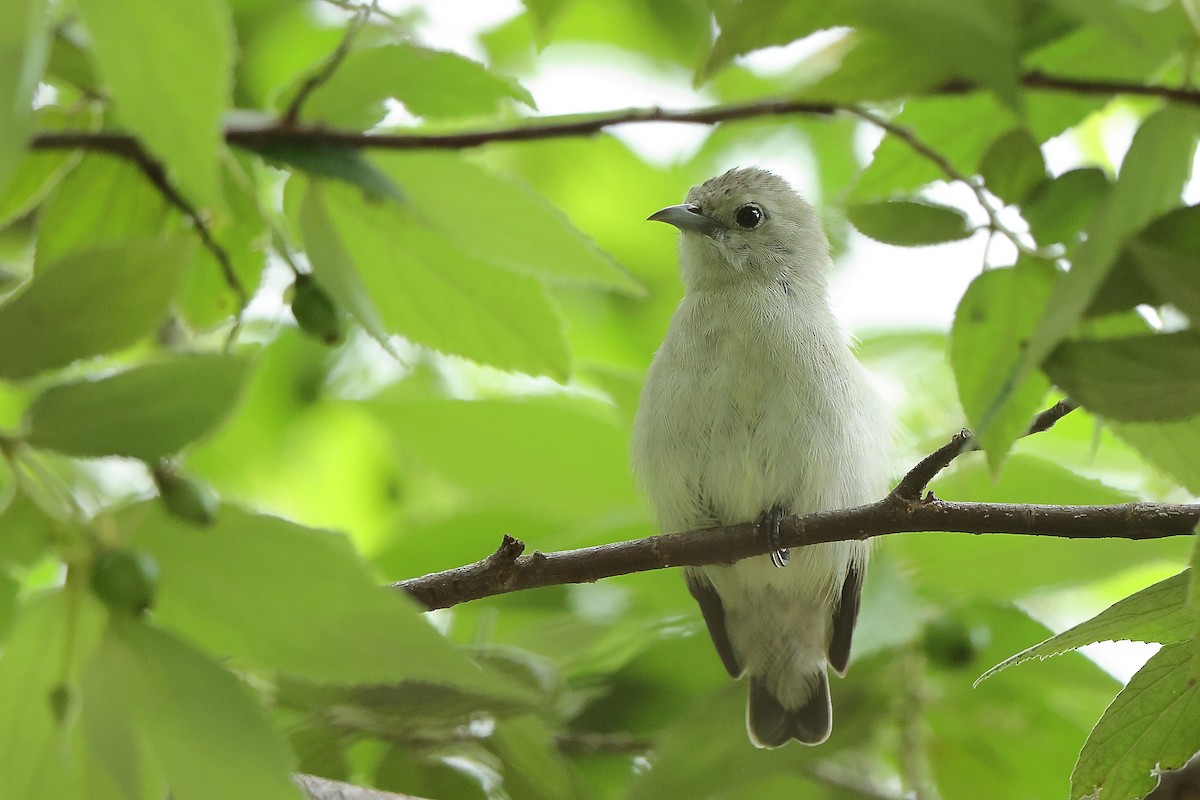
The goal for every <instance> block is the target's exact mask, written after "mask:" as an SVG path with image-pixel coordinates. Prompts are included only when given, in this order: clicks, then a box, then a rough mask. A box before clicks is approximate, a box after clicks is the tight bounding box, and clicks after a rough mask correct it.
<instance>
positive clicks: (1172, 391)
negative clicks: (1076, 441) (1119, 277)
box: [1044, 331, 1200, 422]
mask: <svg viewBox="0 0 1200 800" xmlns="http://www.w3.org/2000/svg"><path fill="white" fill-rule="evenodd" d="M1044 367H1045V370H1046V374H1047V375H1049V376H1050V378H1051V379H1052V380H1053V381H1054V382H1055V383H1056V384H1057V385H1058V386H1059V387H1061V388H1062V389H1063V391H1065V392H1066V393H1067V394H1069V395H1070V396H1071V397H1073V398H1074V399H1076V400H1078V401H1079V402H1080V403H1082V404H1083V405H1084V407H1086V408H1087V409H1088V410H1089V411H1092V412H1094V413H1096V414H1099V415H1100V416H1103V417H1108V418H1110V419H1114V420H1121V421H1126V422H1151V421H1171V420H1181V419H1186V418H1188V417H1192V416H1195V415H1196V414H1200V377H1198V376H1200V333H1196V332H1193V331H1178V332H1175V333H1158V334H1147V335H1143V336H1127V337H1121V338H1114V339H1095V340H1090V339H1085V340H1080V341H1070V342H1064V343H1062V344H1061V345H1059V346H1058V348H1056V349H1055V350H1054V352H1053V353H1051V354H1050V356H1049V358H1047V359H1046V361H1045V364H1044Z"/></svg>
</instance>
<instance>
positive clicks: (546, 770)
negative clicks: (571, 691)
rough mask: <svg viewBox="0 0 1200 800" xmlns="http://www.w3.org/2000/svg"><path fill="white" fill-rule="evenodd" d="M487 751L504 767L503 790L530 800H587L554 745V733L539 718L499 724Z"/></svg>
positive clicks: (518, 718)
mask: <svg viewBox="0 0 1200 800" xmlns="http://www.w3.org/2000/svg"><path fill="white" fill-rule="evenodd" d="M487 744H488V748H489V749H490V750H491V751H492V752H494V753H495V754H496V755H497V756H499V758H500V760H501V761H502V762H503V763H504V788H505V790H506V791H507V792H508V793H509V794H510V795H511V796H512V797H520V798H523V799H524V798H528V800H570V798H578V797H586V796H587V794H585V793H584V791H583V787H582V786H579V785H577V784H576V783H575V781H574V780H573V776H572V774H571V770H570V767H569V765H568V763H567V761H566V760H565V759H564V758H563V757H562V755H560V754H559V752H558V750H557V749H556V747H555V745H554V733H553V731H551V730H550V728H549V727H548V726H547V725H546V723H545V722H543V721H542V720H541V719H539V718H538V717H535V716H533V715H529V714H527V715H524V716H520V717H514V718H512V719H506V720H501V721H499V722H497V723H496V730H495V732H494V733H493V734H492V735H491V737H489V739H488V742H487Z"/></svg>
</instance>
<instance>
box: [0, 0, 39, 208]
mask: <svg viewBox="0 0 1200 800" xmlns="http://www.w3.org/2000/svg"><path fill="white" fill-rule="evenodd" d="M47 6H48V4H47V2H46V0H8V1H7V2H5V4H4V7H3V8H4V10H3V16H4V26H3V28H2V29H0V75H3V76H5V77H4V80H2V81H0V194H3V192H4V190H5V189H6V188H7V187H8V182H9V180H10V179H11V178H12V176H13V172H14V170H15V169H16V166H17V164H18V162H19V161H20V160H21V156H22V155H23V154H24V152H25V143H26V140H27V139H28V138H29V134H30V132H31V131H32V130H33V95H34V92H35V91H37V85H38V81H40V80H41V79H42V70H44V69H45V67H46V57H47V55H48V53H49V52H50V48H49V20H48V15H47Z"/></svg>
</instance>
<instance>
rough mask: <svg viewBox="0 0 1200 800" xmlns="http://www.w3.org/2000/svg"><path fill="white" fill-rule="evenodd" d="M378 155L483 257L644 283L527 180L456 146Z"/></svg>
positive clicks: (545, 275)
mask: <svg viewBox="0 0 1200 800" xmlns="http://www.w3.org/2000/svg"><path fill="white" fill-rule="evenodd" d="M378 163H380V164H381V166H382V167H383V168H384V170H385V171H386V172H387V173H388V174H389V175H391V176H392V177H393V178H395V180H396V181H398V182H399V183H400V185H401V186H403V187H404V189H405V191H406V192H407V193H408V195H409V196H410V198H411V200H412V206H413V207H414V208H415V209H417V210H418V211H417V213H419V214H421V216H422V221H423V222H424V223H426V224H427V225H429V226H431V227H433V228H436V229H438V230H440V231H441V232H442V233H443V234H445V235H446V236H448V237H451V238H453V240H454V242H455V243H456V244H457V245H458V246H459V248H460V249H462V250H463V251H465V252H466V253H468V254H470V255H471V256H472V257H474V258H476V259H479V260H480V261H482V262H484V263H487V264H490V265H493V266H497V267H504V268H505V269H509V270H512V271H514V272H518V273H521V274H524V275H532V276H534V277H537V278H542V279H546V280H550V281H562V282H571V283H579V284H583V285H586V286H598V287H603V288H606V289H614V290H617V291H622V292H626V293H629V294H642V293H643V291H644V290H643V289H642V287H641V286H640V285H639V284H638V283H637V281H636V280H634V279H633V278H632V277H631V276H630V275H629V274H628V273H627V272H626V271H625V270H624V269H622V268H621V267H620V266H618V265H617V264H616V263H615V262H614V261H613V260H612V258H611V257H610V256H608V255H607V254H606V253H604V252H602V251H601V250H600V248H598V247H597V246H596V245H595V243H594V242H592V241H591V240H590V239H588V238H587V237H586V236H584V235H583V234H582V233H580V231H579V230H578V229H576V228H575V227H574V226H572V225H571V222H570V221H569V220H568V219H567V218H566V217H565V216H564V215H563V214H562V212H561V211H559V210H558V209H556V208H555V207H554V206H552V205H551V204H550V203H547V202H546V200H545V199H544V198H542V197H540V196H539V195H537V194H536V193H534V192H533V191H531V190H530V189H529V188H528V187H527V186H524V185H522V184H520V183H517V182H516V181H514V180H512V179H509V178H504V177H501V176H498V175H494V174H492V173H489V172H486V171H484V170H482V169H480V168H479V167H476V166H474V165H473V164H471V163H470V162H468V161H466V160H464V159H463V158H462V157H460V156H457V155H454V154H445V153H421V154H419V155H418V154H413V155H398V154H388V155H386V156H382V157H381V158H380V159H379V161H378Z"/></svg>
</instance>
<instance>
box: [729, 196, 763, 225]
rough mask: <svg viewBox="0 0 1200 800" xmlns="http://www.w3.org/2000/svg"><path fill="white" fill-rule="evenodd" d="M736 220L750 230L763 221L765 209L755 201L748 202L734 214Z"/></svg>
mask: <svg viewBox="0 0 1200 800" xmlns="http://www.w3.org/2000/svg"><path fill="white" fill-rule="evenodd" d="M733 219H734V222H736V223H737V224H738V225H741V226H742V227H743V228H746V229H747V230H749V229H750V228H757V227H758V224H759V223H760V222H762V221H763V210H762V209H761V208H759V207H758V206H756V205H754V203H746V205H744V206H742V207H741V208H739V209H738V210H737V213H736V214H734V215H733Z"/></svg>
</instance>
